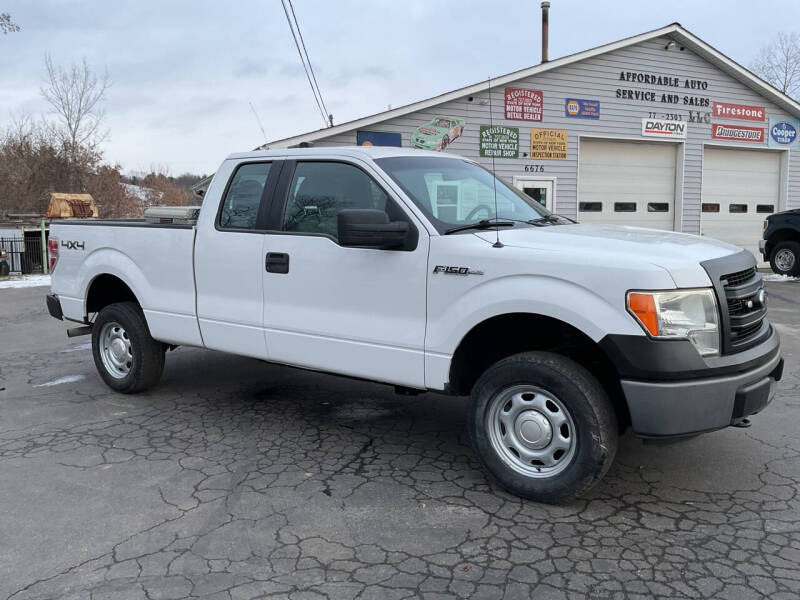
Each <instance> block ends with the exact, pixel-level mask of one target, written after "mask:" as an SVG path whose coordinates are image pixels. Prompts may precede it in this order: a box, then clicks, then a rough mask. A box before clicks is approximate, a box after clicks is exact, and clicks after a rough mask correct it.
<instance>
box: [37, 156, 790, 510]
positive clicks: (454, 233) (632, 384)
mask: <svg viewBox="0 0 800 600" xmlns="http://www.w3.org/2000/svg"><path fill="white" fill-rule="evenodd" d="M161 220H166V221H169V219H161ZM49 251H50V267H51V269H52V272H53V276H52V290H51V294H49V295H48V297H47V305H48V308H49V311H50V314H51V315H53V316H54V317H57V318H64V319H69V320H72V321H77V322H79V323H81V326H80V327H77V328H75V329H74V330H71V333H72V334H79V333H91V336H92V352H93V355H94V362H95V365H96V367H97V369H98V371H99V373H100V376H101V377H102V378H103V379H104V380H105V382H106V383H107V384H108V385H109V386H110V387H112V388H113V389H115V390H118V391H120V392H125V393H127V392H137V391H141V390H144V389H146V388H148V387H150V386H152V385H154V384H155V383H156V382H158V380H159V378H160V376H161V373H162V370H163V368H164V356H165V351H166V350H168V349H171V348H174V347H176V346H179V345H185V346H196V347H201V348H211V349H214V350H222V351H226V352H232V353H235V354H239V355H244V356H250V357H255V358H258V359H262V360H264V361H269V362H274V363H281V364H286V365H293V366H296V367H301V368H306V369H313V370H317V371H325V372H329V373H335V374H339V375H345V376H350V377H356V378H362V379H368V380H372V381H376V382H382V383H386V384H390V385H394V386H396V388H397V390H398V392H401V393H404V394H413V393H416V392H423V391H426V390H430V391H436V392H443V393H448V394H454V395H459V396H469V401H468V430H469V434H470V438H471V441H472V444H473V447H474V449H475V452H476V454H477V456H478V457H479V459H480V461H481V463H482V464H483V466H484V467H485V469H486V470H487V471H488V472H489V474H490V475H491V476H492V477H493V478H494V479H495V480H496V481H497V482H499V484H500V485H501V486H503V487H505V488H506V489H508V490H510V491H512V492H514V493H516V494H518V495H520V496H523V497H526V498H531V499H535V500H538V501H544V502H562V501H565V500H568V499H570V498H572V497H574V496H576V495H577V494H580V493H582V492H584V491H585V490H587V489H588V488H589V487H590V486H591V485H593V484H594V483H595V482H597V481H598V480H599V479H600V478H601V477H602V476H603V475H604V474H605V473H606V471H607V470H608V468H609V466H610V465H611V462H612V460H613V458H614V455H615V452H616V449H617V439H618V436H619V434H620V432H622V431H624V430H626V429H627V428H629V427H630V428H631V429H632V430H633V432H634V433H635V434H636V435H638V436H640V437H643V438H651V439H657V440H671V439H680V438H684V437H689V436H692V435H696V434H698V433H701V432H707V431H712V430H715V429H720V428H722V427H726V426H729V425H734V426H746V425H747V424H748V420H747V417H748V416H749V415H751V414H754V413H756V412H758V411H760V410H761V409H762V408H764V406H766V405H767V404H768V403H769V402H770V400H771V399H772V397H773V394H774V389H775V382H776V381H778V380H779V379H780V377H781V373H782V368H783V359H782V358H781V354H780V347H779V346H780V344H779V340H778V334H777V332H776V331H775V330H774V329H773V327H772V326H771V325H770V323H769V322H768V320H767V318H766V304H767V298H766V293H765V291H764V288H763V284H762V280H761V276H760V275H759V273H758V272H757V271H756V262H755V259H754V257H753V255H752V254H750V253H749V252H747V251H743V250H740V249H739V248H736V247H734V246H730V245H728V244H724V243H722V242H717V241H714V240H710V239H707V238H701V237H697V236H694V235H686V234H681V233H672V232H666V231H655V230H648V229H639V228H634V227H612V226H605V225H583V224H578V223H575V222H574V221H572V220H570V219H568V218H565V217H561V216H558V215H556V214H552V213H550V212H548V211H547V210H546V209H545V208H544V207H542V206H541V205H540V204H539V203H537V202H536V201H534V200H532V199H531V198H528V197H527V196H526V195H525V194H523V193H521V192H518V191H517V190H515V189H514V188H512V187H510V186H508V185H506V184H505V183H503V181H501V180H499V179H495V178H494V176H493V175H492V174H491V173H490V172H489V171H487V170H485V169H483V168H482V167H481V166H479V165H478V164H476V163H475V162H473V161H470V160H467V159H464V158H461V157H458V156H454V155H441V154H434V153H432V152H429V151H423V150H412V149H400V148H376V147H373V148H364V147H359V148H308V149H296V150H272V151H259V152H250V153H245V154H234V155H232V156H230V157H229V158H227V159H226V160H225V161H224V162H223V163H222V166H221V167H220V168H219V170H218V171H217V173H216V175H215V177H214V179H213V181H212V183H211V185H210V187H209V188H208V191H207V193H206V196H205V199H204V201H203V205H202V209H201V210H200V213H199V216H198V218H197V220H196V223H193V222H189V223H183V224H177V223H170V222H159V223H148V222H145V221H144V220H139V221H86V220H83V221H63V222H58V223H53V224H52V229H51V235H50V240H49ZM298 401H301V399H298Z"/></svg>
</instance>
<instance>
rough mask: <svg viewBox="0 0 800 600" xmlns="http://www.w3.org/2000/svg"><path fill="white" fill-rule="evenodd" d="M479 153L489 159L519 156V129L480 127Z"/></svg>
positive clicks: (491, 126)
mask: <svg viewBox="0 0 800 600" xmlns="http://www.w3.org/2000/svg"><path fill="white" fill-rule="evenodd" d="M479 144H480V153H481V156H486V157H489V158H517V157H518V156H519V128H517V127H506V126H505V125H481V126H480V137H479Z"/></svg>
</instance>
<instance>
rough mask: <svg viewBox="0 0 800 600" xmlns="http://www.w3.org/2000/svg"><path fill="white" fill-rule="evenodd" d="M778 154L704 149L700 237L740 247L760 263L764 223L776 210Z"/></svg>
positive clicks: (779, 154)
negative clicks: (770, 210) (772, 211)
mask: <svg viewBox="0 0 800 600" xmlns="http://www.w3.org/2000/svg"><path fill="white" fill-rule="evenodd" d="M780 182H781V153H780V152H772V151H769V150H739V149H732V148H714V147H711V146H707V147H706V148H705V151H704V152H703V193H702V205H703V206H705V210H703V212H701V217H700V231H701V233H702V235H706V236H708V237H712V238H716V239H719V240H722V241H724V242H728V243H731V244H734V245H736V246H741V247H742V248H746V249H747V250H749V251H750V252H752V253H753V254H754V255H755V257H756V258H757V259H758V260H759V262H762V261H761V255H760V253H759V252H758V240H759V239H761V233H762V227H763V223H764V219H765V218H766V217H767V216H768V214H769V213H766V212H759V207H761V210H766V208H767V207H772V208H773V209H774V210H775V212H777V211H778V210H779V209H778V202H779V199H780Z"/></svg>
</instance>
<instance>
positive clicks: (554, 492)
mask: <svg viewBox="0 0 800 600" xmlns="http://www.w3.org/2000/svg"><path fill="white" fill-rule="evenodd" d="M523 386H533V387H535V388H536V389H538V390H541V391H542V393H543V397H545V398H547V397H552V398H556V399H557V402H559V403H560V404H561V405H562V406H563V408H564V409H566V411H565V412H566V416H568V417H570V418H571V423H570V425H573V426H574V427H572V428H570V427H569V426H568V427H567V429H566V431H565V430H564V429H559V430H558V431H562V432H565V433H566V434H567V435H566V436H565V437H566V438H569V439H570V441H569V442H568V443H569V444H571V445H570V448H571V449H570V450H569V451H568V452H566V453H564V454H567V458H564V462H563V464H561V465H560V466H559V467H558V468H561V469H563V470H561V471H560V472H557V473H554V474H553V475H552V476H548V475H546V474H544V475H543V474H542V473H541V469H540V468H538V467H535V466H534V467H533V469H534V470H537V469H538V470H539V471H540V473H538V474H536V475H533V474H531V475H525V474H523V473H521V472H520V471H519V468H524V469H528V470H531V467H529V466H527V465H524V466H522V467H520V466H519V465H518V466H517V467H516V468H515V467H513V466H511V465H512V464H514V460H513V458H512V457H511V456H510V455H506V456H505V457H504V456H503V455H502V453H501V452H504V449H503V450H501V449H497V448H496V445H497V444H504V445H509V444H508V443H507V438H506V437H505V436H506V433H505V431H506V430H505V429H504V428H503V429H498V430H497V431H498V432H500V431H502V434H501V433H496V434H494V435H495V440H496V441H495V445H493V442H492V434H491V432H490V429H491V428H492V426H491V424H490V423H491V420H490V419H491V417H490V415H491V414H492V412H493V411H494V410H495V409H493V408H492V407H494V406H496V404H495V402H498V401H499V402H503V400H502V399H501V398H504V397H505V396H501V395H502V394H507V393H509V390H519V389H523ZM518 395H519V397H520V398H521V399H523V400H524V398H525V394H518ZM528 396H531V395H530V394H528ZM534 396H535V397H537V398H538V394H534ZM493 401H494V402H493ZM520 401H522V400H520ZM507 406H508V404H506V405H505V407H504V408H502V409H500V410H502V411H506V410H509V409H508V408H506V407H507ZM548 406H550V405H548ZM519 410H522V409H519ZM525 410H527V409H525ZM533 412H537V411H533ZM533 412H531V411H528V412H525V411H524V410H522V412H518V413H517V414H519V415H522V414H533ZM545 412H546V411H545ZM553 414H559V411H558V410H556V411H553ZM537 417H538V416H537ZM562 418H563V416H562ZM517 422H519V420H517ZM515 430H516V426H515ZM469 434H470V440H471V441H472V446H473V448H474V449H475V453H476V454H477V455H478V458H479V459H480V461H481V463H482V465H483V467H484V468H485V469H486V471H488V473H489V475H490V476H491V477H492V478H493V479H494V480H495V481H496V482H497V483H498V484H499V485H500V486H502V487H503V488H505V489H506V490H508V491H509V492H511V493H513V494H516V495H518V496H521V497H523V498H527V499H529V500H535V501H537V502H545V503H548V504H557V503H562V502H567V501H569V500H571V499H573V498H575V497H576V496H578V495H579V494H581V493H583V492H586V491H587V490H588V489H589V488H591V487H592V486H593V485H594V484H595V483H597V482H598V481H599V480H600V479H602V477H603V476H604V475H605V474H606V472H607V471H608V469H609V467H610V466H611V463H612V462H613V461H614V456H615V455H616V452H617V440H618V437H619V436H618V427H617V417H616V414H615V412H614V408H613V406H612V405H611V402H610V401H609V399H608V396H607V394H606V392H605V390H604V389H603V387H602V386H601V385H600V383H599V382H598V381H597V379H596V378H595V377H594V376H593V375H592V374H591V373H589V371H587V370H586V369H584V368H583V367H582V366H580V365H579V364H578V363H576V362H575V361H573V360H571V359H569V358H566V357H564V356H561V355H558V354H553V353H550V352H525V353H522V354H515V355H514V356H510V357H508V358H505V359H503V360H501V361H499V362H497V363H495V364H494V365H492V366H491V367H489V369H487V370H486V372H485V373H484V374H483V375H482V376H481V377H480V379H478V381H477V383H476V384H475V387H474V388H473V390H472V395H471V397H470V405H469ZM570 435H571V438H570ZM498 439H499V441H497V440H498ZM547 443H548V446H546V447H545V449H544V450H542V451H543V452H546V451H547V448H549V447H551V442H547ZM509 449H510V448H509ZM537 451H538V450H537ZM512 452H513V451H512ZM558 452H559V451H558V450H556V453H554V454H553V455H552V456H553V457H555V456H558V454H557V453H558ZM570 453H571V456H569V454H570ZM564 454H562V456H564ZM520 460H521V459H520ZM555 468H556V467H553V469H555Z"/></svg>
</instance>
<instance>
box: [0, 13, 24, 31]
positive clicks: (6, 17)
mask: <svg viewBox="0 0 800 600" xmlns="http://www.w3.org/2000/svg"><path fill="white" fill-rule="evenodd" d="M0 31H2V32H3V35H5V34H7V33H14V32H15V31H19V25H17V24H16V23H14V21H12V20H11V15H10V14H8V13H0Z"/></svg>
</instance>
